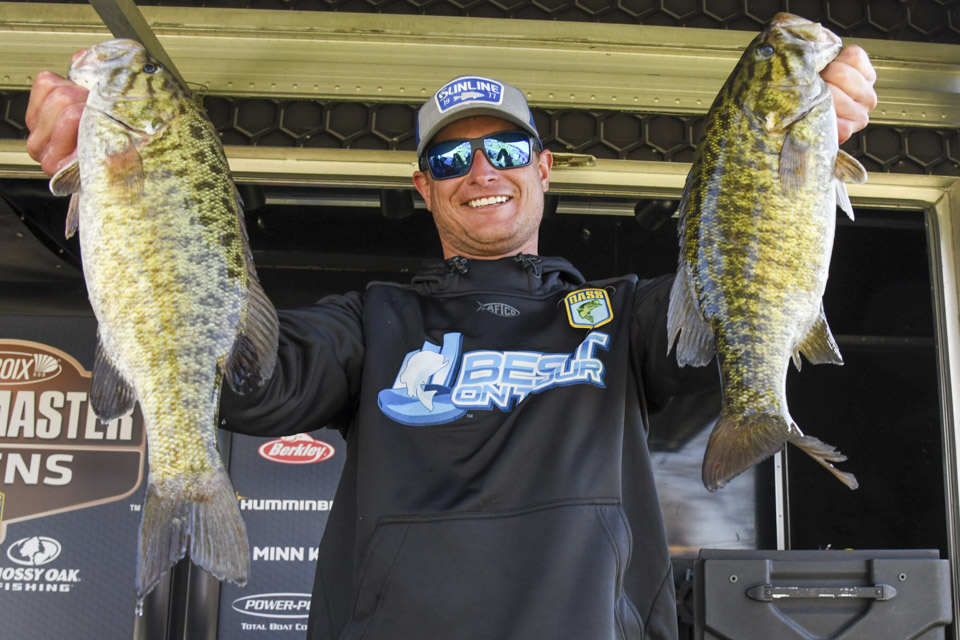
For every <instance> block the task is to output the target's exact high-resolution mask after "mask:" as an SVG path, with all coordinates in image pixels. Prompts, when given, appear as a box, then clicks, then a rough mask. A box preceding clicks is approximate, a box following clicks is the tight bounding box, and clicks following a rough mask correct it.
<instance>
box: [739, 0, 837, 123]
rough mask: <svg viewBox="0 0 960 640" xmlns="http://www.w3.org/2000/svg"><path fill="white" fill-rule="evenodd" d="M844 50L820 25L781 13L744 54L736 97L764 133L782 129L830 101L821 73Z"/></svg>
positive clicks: (827, 30) (835, 37) (740, 64)
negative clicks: (824, 102) (820, 102)
mask: <svg viewBox="0 0 960 640" xmlns="http://www.w3.org/2000/svg"><path fill="white" fill-rule="evenodd" d="M842 46H843V43H842V41H841V40H840V38H839V37H838V36H837V35H836V34H834V33H833V32H832V31H830V30H829V29H827V28H825V27H823V25H821V24H820V23H818V22H811V21H810V20H807V19H805V18H801V17H800V16H795V15H792V14H789V13H778V14H777V15H776V16H774V18H773V19H772V20H771V21H770V22H769V23H768V24H767V26H766V28H764V30H763V31H762V32H761V33H760V34H759V35H758V36H757V37H756V38H754V40H753V42H751V43H750V44H749V45H748V46H747V48H746V50H745V51H744V54H743V57H741V59H740V62H739V64H738V65H737V69H736V70H735V72H734V74H733V75H732V76H731V80H730V81H731V82H733V83H734V86H733V87H732V89H733V90H732V92H731V95H732V96H734V97H735V99H737V100H738V101H739V103H740V105H741V107H742V108H744V109H747V110H749V111H752V112H753V113H754V114H755V115H756V117H757V119H758V120H759V121H760V123H761V125H762V126H763V128H764V130H766V131H767V132H776V131H779V130H782V129H783V128H784V127H785V126H787V125H788V124H789V123H792V122H794V121H795V120H796V119H797V118H798V117H799V116H800V114H803V113H805V112H806V111H807V110H809V108H810V106H811V105H812V104H813V103H815V102H816V101H817V100H820V99H823V98H824V97H825V96H824V94H825V93H827V88H826V83H824V81H823V80H822V79H821V78H820V71H822V70H823V68H824V67H825V66H827V64H829V63H830V61H831V60H833V59H834V58H836V57H837V54H838V53H840V49H841V47H842Z"/></svg>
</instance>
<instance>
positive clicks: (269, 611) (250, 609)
mask: <svg viewBox="0 0 960 640" xmlns="http://www.w3.org/2000/svg"><path fill="white" fill-rule="evenodd" d="M230 607H231V608H232V609H233V610H234V611H237V612H239V613H242V614H244V615H248V616H257V617H258V618H287V619H289V618H306V617H307V616H308V615H309V614H310V594H309V593H258V594H256V595H252V596H244V597H243V598H237V599H236V600H234V601H233V602H232V603H230Z"/></svg>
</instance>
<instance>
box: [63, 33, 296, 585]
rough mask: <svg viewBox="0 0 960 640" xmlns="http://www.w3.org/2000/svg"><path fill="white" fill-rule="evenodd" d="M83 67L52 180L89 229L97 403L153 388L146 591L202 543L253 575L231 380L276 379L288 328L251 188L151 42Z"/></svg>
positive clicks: (233, 573) (143, 566)
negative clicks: (271, 287) (228, 462)
mask: <svg viewBox="0 0 960 640" xmlns="http://www.w3.org/2000/svg"><path fill="white" fill-rule="evenodd" d="M68 75H69V78H70V79H71V80H72V81H74V82H76V83H77V84H79V85H81V86H83V87H85V88H86V89H88V90H89V91H90V93H89V96H88V98H87V102H86V106H85V108H84V111H83V115H82V117H81V121H80V128H79V134H78V141H77V159H76V160H75V161H74V162H73V163H71V164H70V165H68V166H66V167H64V168H63V169H62V170H61V171H60V172H58V173H57V174H56V175H55V176H54V177H53V179H52V180H51V181H50V189H51V191H52V192H53V193H54V194H56V195H66V194H73V196H72V198H71V200H70V207H69V209H68V213H67V230H66V232H67V237H70V236H72V235H73V233H74V232H76V231H77V230H78V229H79V232H80V249H81V255H82V262H83V274H84V279H85V280H86V283H87V290H88V294H89V297H90V304H91V306H92V307H93V311H94V313H95V315H96V317H97V321H98V338H99V340H98V345H97V352H96V358H95V362H94V368H93V373H92V377H91V383H90V387H91V389H90V402H91V406H92V408H93V410H94V412H95V413H96V415H97V416H98V417H99V418H100V419H101V420H103V421H107V420H111V419H113V418H115V417H117V416H120V415H123V414H125V413H127V412H128V411H130V410H131V409H132V408H133V405H134V402H135V401H138V402H139V403H140V409H141V411H142V413H143V417H144V422H145V425H146V430H147V445H148V455H149V458H148V459H149V463H150V474H149V477H148V481H147V490H146V497H145V499H144V504H143V510H142V514H143V515H142V519H141V522H140V538H139V552H138V557H137V579H136V591H137V597H138V599H139V600H140V602H142V601H143V598H144V597H145V596H146V595H147V594H148V593H149V592H150V591H151V590H152V589H153V588H154V587H155V586H156V585H157V583H158V582H159V580H160V578H161V576H162V575H163V574H164V573H165V572H166V571H167V570H168V569H169V568H170V567H171V566H172V565H173V564H174V563H175V562H177V560H179V559H180V558H182V557H184V555H185V554H186V552H187V550H188V549H189V553H190V559H191V560H192V561H193V562H194V563H195V564H197V565H198V566H200V567H202V568H203V569H205V570H207V571H209V572H210V573H211V574H213V575H214V576H216V577H217V578H218V579H220V580H229V581H232V582H235V583H237V584H238V585H241V586H242V585H243V584H245V583H246V581H247V577H248V575H249V571H250V559H249V555H250V552H249V545H248V542H247V534H246V527H245V525H244V522H243V519H242V518H241V516H240V510H239V508H238V505H237V497H236V493H235V491H234V489H233V486H232V484H231V483H230V478H229V476H228V475H227V472H226V470H225V469H224V467H223V464H222V462H221V459H220V454H219V451H218V448H217V408H218V404H219V399H220V384H221V381H222V379H223V377H224V376H226V379H227V381H228V383H229V384H230V386H231V387H232V388H233V389H235V390H237V391H238V392H240V393H243V392H246V391H249V390H251V389H253V388H256V387H257V386H259V385H260V384H262V383H263V381H264V380H266V379H268V378H269V377H270V376H271V374H272V373H273V368H274V363H275V359H276V352H277V332H278V329H277V315H276V310H275V309H274V307H273V305H272V303H271V302H270V301H269V299H268V298H267V296H266V295H265V293H264V291H263V288H262V287H261V285H260V282H259V281H258V279H257V274H256V270H255V268H254V264H253V259H252V254H251V252H250V248H249V246H248V243H247V232H246V228H245V226H244V222H243V215H242V211H241V202H240V198H239V194H238V193H237V191H236V187H235V186H234V184H233V181H232V180H231V178H230V173H229V169H228V166H227V161H226V157H225V156H224V154H223V149H222V147H221V145H220V141H219V138H218V136H217V133H216V130H215V129H214V127H213V125H212V124H211V122H210V121H209V119H208V118H207V116H206V114H205V113H204V112H203V111H202V110H201V109H200V108H199V107H198V106H197V105H196V104H195V102H194V101H193V99H192V98H191V97H190V95H189V94H188V92H187V91H186V90H185V89H184V88H183V87H182V86H181V85H180V84H179V83H178V81H177V80H175V79H174V78H173V77H172V75H171V74H170V73H169V72H168V71H166V70H165V69H164V68H163V67H162V66H161V65H160V63H158V62H157V61H156V60H153V59H151V58H150V57H149V56H148V55H147V54H146V52H145V51H144V49H143V47H142V46H141V45H140V44H138V43H137V42H134V41H131V40H111V41H108V42H104V43H101V44H98V45H96V46H94V47H93V48H91V49H89V50H87V51H86V52H85V53H83V54H82V55H81V56H80V57H78V58H77V59H76V60H74V62H73V64H72V65H71V66H70V71H69V73H68Z"/></svg>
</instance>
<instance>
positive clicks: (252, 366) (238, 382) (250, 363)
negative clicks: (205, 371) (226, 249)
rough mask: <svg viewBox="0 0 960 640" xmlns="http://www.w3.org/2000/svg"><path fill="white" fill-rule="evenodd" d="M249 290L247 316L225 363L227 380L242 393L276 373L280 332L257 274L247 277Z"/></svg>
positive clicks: (272, 308)
mask: <svg viewBox="0 0 960 640" xmlns="http://www.w3.org/2000/svg"><path fill="white" fill-rule="evenodd" d="M248 293H249V303H248V306H247V317H246V320H245V321H244V324H243V326H242V327H241V330H240V333H239V334H238V335H237V339H236V340H235V341H234V343H233V349H232V350H231V352H230V357H229V358H228V359H227V363H226V367H225V373H226V378H227V383H228V384H229V385H230V388H231V389H233V390H234V391H236V392H237V393H239V394H244V393H247V392H248V391H252V390H254V389H256V388H257V387H259V386H260V385H262V384H263V383H264V382H265V381H266V380H269V379H270V376H272V375H273V368H274V366H275V365H276V362H277V344H278V342H279V332H280V329H279V326H278V323H277V310H276V309H275V308H274V306H273V303H272V302H270V299H269V298H267V294H266V293H265V292H264V290H263V287H262V286H261V285H260V282H259V281H258V280H256V279H255V277H254V278H251V279H250V280H248Z"/></svg>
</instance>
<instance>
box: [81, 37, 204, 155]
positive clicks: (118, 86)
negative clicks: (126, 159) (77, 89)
mask: <svg viewBox="0 0 960 640" xmlns="http://www.w3.org/2000/svg"><path fill="white" fill-rule="evenodd" d="M67 76H68V77H69V78H70V80H72V81H73V82H76V83H77V84H79V85H80V86H82V87H84V88H86V89H87V90H88V91H89V92H90V94H89V96H88V98H87V107H90V108H93V109H96V110H98V111H101V112H103V113H105V114H107V115H108V116H110V117H111V118H113V119H114V120H116V121H118V122H120V123H122V124H123V125H125V126H126V127H127V128H128V129H130V130H131V131H132V132H141V133H143V134H145V135H148V136H152V135H155V134H156V133H157V132H159V131H160V130H162V129H163V128H164V127H165V126H166V124H167V123H168V122H169V121H170V120H172V119H173V117H174V116H175V115H176V114H177V113H179V112H180V110H181V105H182V104H183V103H184V101H186V100H189V99H190V98H189V97H187V92H186V90H185V89H184V88H183V87H182V86H181V85H180V83H179V82H178V81H177V79H176V78H175V77H174V76H173V74H171V73H170V72H169V71H167V70H166V69H165V68H164V67H163V65H162V64H160V63H159V62H158V61H156V60H154V59H153V58H151V57H150V56H149V55H148V54H147V52H146V50H145V49H144V48H143V45H141V44H140V43H139V42H136V41H135V40H125V39H118V40H108V41H106V42H101V43H100V44H97V45H94V46H93V47H90V48H89V49H87V50H86V51H84V52H83V53H81V54H80V55H79V56H77V57H76V58H75V59H74V61H73V63H72V64H71V65H70V70H69V71H68V73H67Z"/></svg>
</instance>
